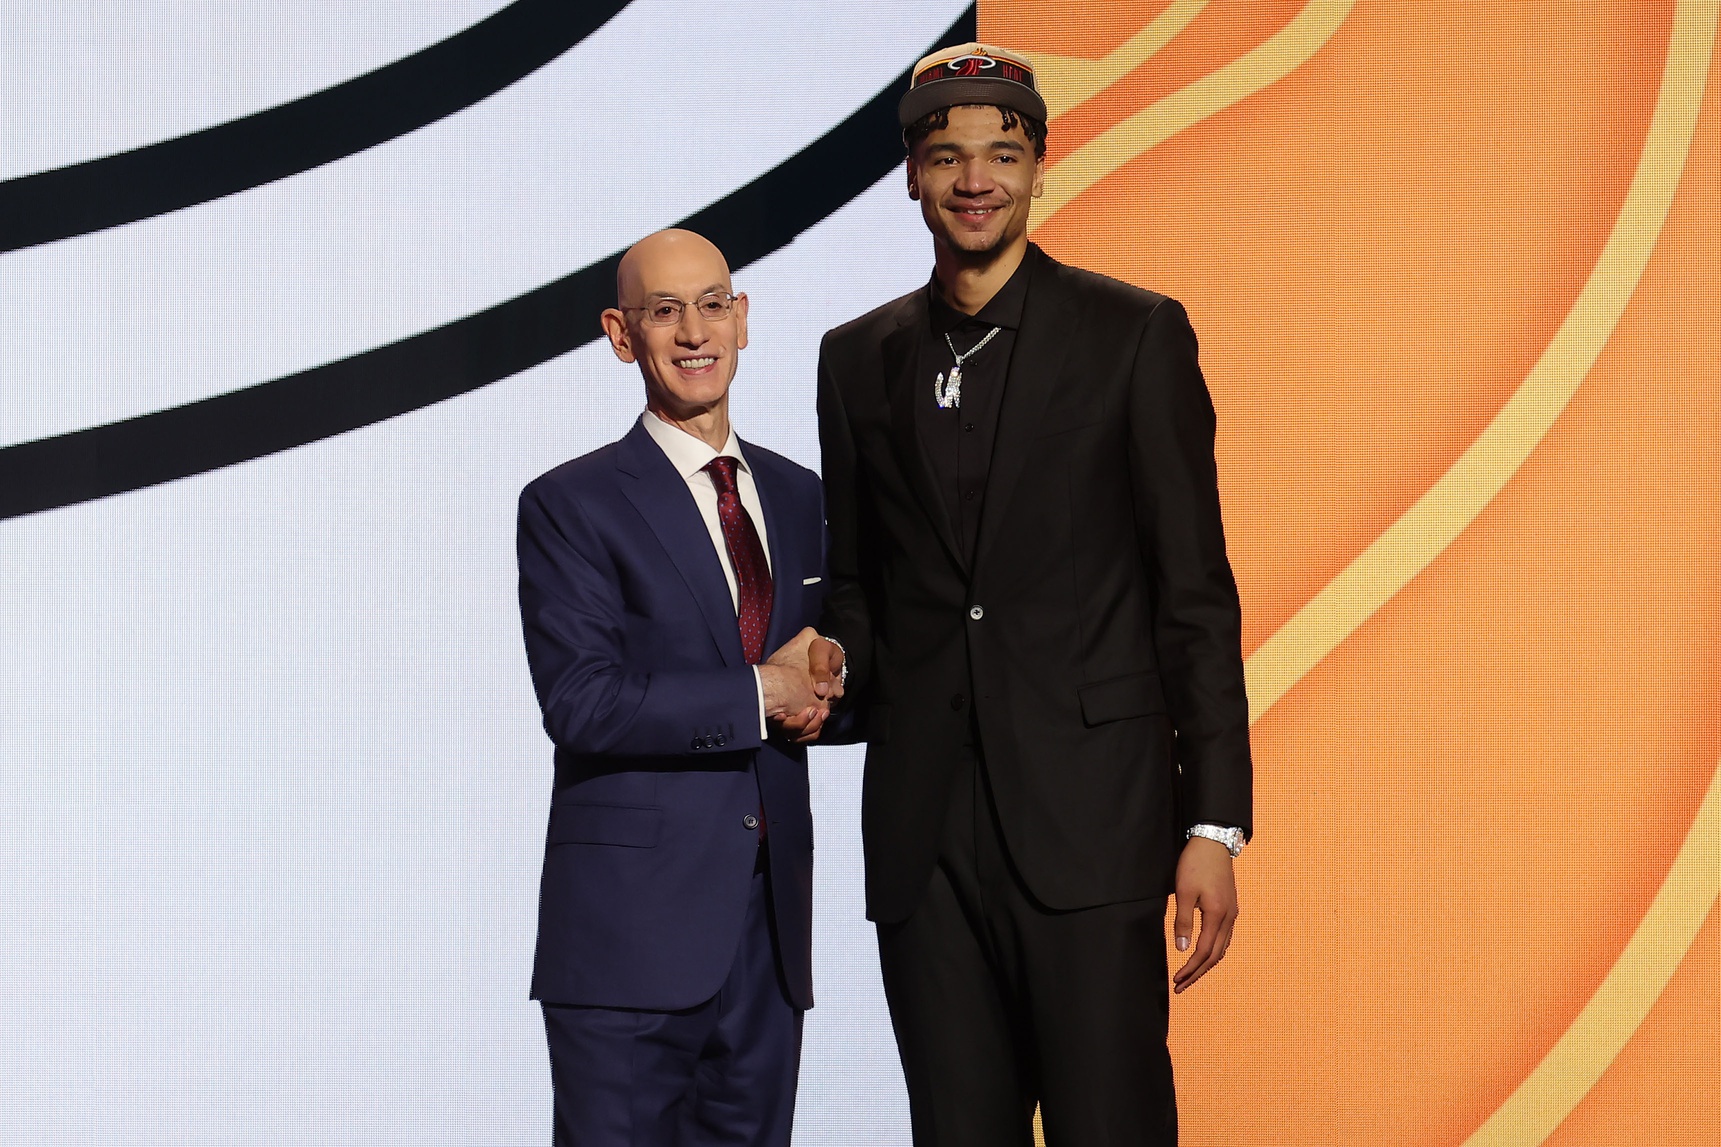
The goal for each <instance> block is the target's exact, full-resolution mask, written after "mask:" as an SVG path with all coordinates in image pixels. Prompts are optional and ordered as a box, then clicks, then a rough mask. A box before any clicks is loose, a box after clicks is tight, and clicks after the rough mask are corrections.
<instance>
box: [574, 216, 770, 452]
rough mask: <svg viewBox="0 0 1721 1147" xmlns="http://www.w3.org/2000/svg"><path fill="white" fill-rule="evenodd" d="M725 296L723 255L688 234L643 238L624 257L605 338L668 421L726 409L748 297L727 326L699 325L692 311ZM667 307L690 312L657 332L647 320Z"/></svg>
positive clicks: (723, 322) (702, 321)
mask: <svg viewBox="0 0 1721 1147" xmlns="http://www.w3.org/2000/svg"><path fill="white" fill-rule="evenodd" d="M729 290H730V282H729V264H728V263H727V262H726V261H725V260H724V258H723V252H721V251H719V250H718V249H717V248H716V247H715V246H714V245H713V244H712V243H711V242H710V240H708V239H705V238H704V237H703V236H700V235H696V234H694V233H693V232H691V231H675V230H671V231H659V232H658V233H657V234H655V235H648V236H647V237H646V238H644V239H641V240H640V241H639V242H638V243H636V244H634V245H633V247H632V248H631V249H629V251H628V253H627V254H626V255H625V256H623V257H622V262H621V267H620V269H619V270H618V271H617V273H616V298H617V302H618V303H619V306H616V307H611V308H610V309H609V310H606V311H605V312H604V313H603V315H602V317H601V322H602V323H603V328H604V334H605V335H607V336H608V337H609V340H610V346H611V348H612V349H613V350H614V351H615V355H616V357H617V358H619V359H621V360H622V361H623V362H631V363H637V364H638V365H639V373H640V375H641V376H642V377H643V378H644V379H645V393H646V405H647V406H648V407H650V408H651V409H653V410H656V411H658V412H659V413H662V414H664V415H666V416H668V417H669V418H670V419H671V421H674V422H685V421H687V420H689V419H692V418H695V417H697V416H699V415H702V414H707V413H711V412H713V411H723V410H726V408H727V404H728V401H729V384H730V383H731V382H733V381H734V379H735V369H736V367H737V366H738V365H739V363H740V352H741V349H742V348H743V347H745V346H746V345H747V296H746V295H740V296H738V297H737V298H736V299H735V305H734V309H733V310H731V311H730V313H729V317H728V318H724V319H715V320H713V319H707V318H703V317H701V315H700V314H699V310H698V308H697V307H695V306H694V305H693V303H694V302H695V301H696V300H697V299H699V298H701V297H702V296H705V295H709V294H711V293H712V292H713V291H724V292H728V291H729ZM665 299H674V300H680V301H681V302H683V303H686V304H688V305H687V306H686V307H684V308H683V310H682V314H681V319H680V321H679V322H676V323H674V324H673V325H670V326H655V325H653V324H652V323H650V322H648V321H647V317H648V314H649V312H650V310H651V308H653V307H654V306H656V305H657V304H659V303H661V302H662V301H663V300H665Z"/></svg>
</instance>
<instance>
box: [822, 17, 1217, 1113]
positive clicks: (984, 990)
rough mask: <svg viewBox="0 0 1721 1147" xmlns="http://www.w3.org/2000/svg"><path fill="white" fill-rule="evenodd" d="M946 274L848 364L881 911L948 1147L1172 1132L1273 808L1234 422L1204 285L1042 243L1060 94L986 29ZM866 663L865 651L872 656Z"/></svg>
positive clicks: (863, 683)
mask: <svg viewBox="0 0 1721 1147" xmlns="http://www.w3.org/2000/svg"><path fill="white" fill-rule="evenodd" d="M900 117H901V122H902V124H903V126H904V129H905V131H904V139H905V142H906V143H907V145H908V149H909V156H908V193H909V197H910V198H911V199H915V200H918V201H919V203H920V206H921V213H922V215H923V216H924V218H925V221H926V225H927V228H928V229H929V230H930V231H931V232H932V239H933V253H934V271H933V275H932V280H931V282H930V283H929V284H928V285H927V286H926V287H925V288H922V289H920V290H917V291H915V292H913V293H912V294H909V295H905V296H903V297H902V298H900V299H897V300H895V301H894V302H891V303H887V304H885V305H884V306H882V307H880V308H878V309H877V310H875V311H872V312H871V313H869V314H866V315H863V316H862V317H860V318H858V319H856V320H854V321H853V322H851V323H848V324H846V325H844V326H841V327H838V328H836V329H835V330H833V331H831V332H830V333H829V334H828V335H826V337H825V341H824V345H823V348H822V351H821V357H820V364H819V433H820V440H821V442H822V444H823V449H824V479H825V496H826V507H827V509H826V515H827V519H828V522H829V526H830V530H831V549H830V558H829V566H830V574H831V590H830V596H829V598H828V599H827V602H826V608H825V612H824V614H823V616H822V618H821V620H820V624H819V631H820V633H821V634H823V635H825V638H828V639H829V640H825V639H823V638H821V639H820V640H818V641H815V642H813V643H812V646H811V647H810V650H809V655H810V659H811V662H812V670H813V673H814V678H815V681H816V682H818V683H819V684H818V686H817V687H818V688H821V689H827V690H830V691H832V692H833V693H834V691H835V690H836V689H837V687H838V684H837V681H835V680H833V675H835V676H839V677H841V676H846V679H847V686H846V687H847V689H848V691H849V692H850V693H855V692H857V691H864V693H865V694H866V695H867V696H868V697H869V698H870V700H869V708H868V715H867V718H866V720H867V740H868V742H869V747H868V750H867V759H866V778H865V786H864V795H863V821H864V824H863V829H864V835H865V848H866V865H867V907H868V915H869V916H870V917H871V918H872V919H873V920H875V921H876V922H877V925H878V936H879V956H880V962H881V966H882V969H883V974H884V986H885V992H886V994H887V997H888V999H889V1003H890V1010H891V1020H892V1023H893V1025H894V1027H895V1029H896V1038H897V1046H898V1048H899V1050H900V1052H901V1055H902V1063H903V1071H904V1074H905V1075H906V1077H907V1082H908V1093H909V1103H910V1109H911V1114H912V1119H913V1126H914V1140H915V1143H916V1144H919V1145H921V1147H927V1145H932V1144H936V1145H938V1147H953V1145H963V1147H966V1145H970V1144H971V1145H974V1147H1015V1145H1019V1144H1027V1143H1030V1142H1031V1141H1032V1135H1031V1130H1030V1128H1031V1118H1032V1113H1033V1110H1034V1107H1035V1104H1036V1103H1038V1104H1039V1105H1040V1107H1041V1112H1042V1116H1043V1119H1044V1127H1045V1132H1046V1137H1047V1141H1048V1142H1049V1143H1051V1144H1053V1145H1055V1147H1056V1145H1070V1144H1073V1145H1080V1147H1092V1145H1095V1144H1120V1145H1121V1144H1131V1145H1135V1144H1143V1143H1151V1144H1172V1143H1175V1142H1176V1138H1177V1117H1176V1107H1175V1102H1174V1098H1173V1092H1172V1078H1171V1061H1170V1056H1169V1054H1168V1052H1167V1050H1166V1029H1167V1011H1168V1007H1169V993H1168V991H1167V983H1166V980H1167V967H1166V954H1165V941H1164V933H1163V927H1164V920H1165V897H1166V895H1167V894H1168V893H1172V892H1175V894H1176V897H1177V919H1176V925H1175V931H1176V934H1177V937H1178V948H1179V949H1180V950H1186V949H1187V948H1188V945H1189V938H1190V935H1191V933H1192V931H1193V922H1194V915H1195V912H1196V910H1197V909H1199V911H1200V914H1201V929H1200V935H1199V939H1198V940H1197V942H1196V943H1195V947H1194V951H1193V952H1192V953H1191V955H1190V956H1189V959H1188V961H1187V962H1186V963H1185V964H1184V965H1183V966H1182V967H1181V968H1180V969H1179V970H1178V971H1177V974H1176V976H1175V982H1176V987H1177V990H1178V991H1182V990H1183V989H1185V988H1187V987H1189V986H1190V985H1191V984H1193V983H1194V982H1195V981H1196V980H1198V979H1199V978H1200V977H1201V976H1202V975H1204V974H1205V973H1206V972H1207V971H1208V970H1209V969H1211V968H1212V967H1213V965H1214V964H1216V963H1217V962H1218V961H1219V960H1220V959H1221V958H1222V957H1223V956H1224V954H1225V949H1226V946H1227V945H1228V944H1229V942H1230V939H1231V930H1232V924H1233V921H1234V920H1235V918H1236V914H1237V897H1236V886H1235V883H1234V881H1233V878H1232V861H1233V858H1234V857H1235V856H1236V855H1237V853H1238V852H1239V851H1240V850H1241V848H1242V844H1243V840H1244V839H1245V837H1246V836H1247V835H1248V834H1249V832H1250V831H1251V824H1250V807H1251V796H1250V785H1251V766H1250V759H1249V717H1248V703H1247V700H1246V698H1245V696H1244V686H1243V664H1242V657H1241V654H1240V650H1239V637H1238V630H1239V621H1238V603H1237V590H1236V585H1235V582H1234V581H1233V579H1232V575H1231V568H1230V565H1229V562H1228V561H1227V559H1226V556H1225V537H1224V532H1223V529H1222V528H1221V525H1220V514H1219V495H1218V486H1217V478H1216V475H1215V469H1214V461H1213V435H1214V415H1213V407H1212V404H1211V402H1210V400H1209V398H1208V393H1207V388H1206V385H1205V383H1204V382H1203V380H1202V376H1201V370H1200V367H1199V366H1198V365H1197V360H1196V342H1195V335H1194V332H1193V331H1192V330H1191V328H1190V325H1189V320H1188V317H1187V316H1186V314H1185V313H1184V309H1183V307H1181V306H1180V305H1179V304H1178V303H1177V302H1176V301H1175V300H1173V299H1169V298H1166V297H1165V296H1163V295H1157V294H1153V293H1152V292H1149V291H1144V290H1139V289H1137V288H1135V287H1131V286H1127V285H1125V284H1123V283H1120V282H1117V281H1115V280H1112V279H1108V278H1104V277H1102V276H1100V275H1095V274H1092V273H1090V272H1087V271H1082V270H1078V269H1076V268H1073V267H1067V266H1064V265H1062V264H1060V263H1058V262H1056V261H1055V260H1053V259H1051V258H1050V257H1049V256H1047V255H1046V254H1045V253H1044V252H1042V251H1041V250H1040V249H1039V248H1038V247H1035V246H1034V245H1033V244H1031V243H1029V242H1028V238H1027V227H1028V210H1029V205H1030V203H1031V201H1032V199H1033V197H1035V196H1037V195H1039V194H1040V190H1041V181H1042V178H1043V173H1044V152H1045V134H1046V130H1045V119H1046V109H1045V104H1044V102H1043V101H1042V100H1041V97H1040V95H1039V93H1038V91H1037V90H1036V87H1035V82H1034V76H1033V70H1032V67H1031V65H1030V64H1029V62H1028V61H1026V60H1025V59H1022V58H1021V57H1019V56H1016V55H1014V54H1012V53H1008V52H1004V51H1000V50H998V49H995V48H990V47H987V46H985V45H980V44H965V45H962V46H960V47H958V48H953V49H947V50H945V51H943V52H939V53H935V54H934V55H932V56H928V57H927V58H925V59H923V60H921V61H920V63H919V64H917V65H916V67H915V69H914V78H913V82H912V85H911V87H910V90H909V92H908V93H907V95H906V96H904V98H903V100H902V103H901V107H900ZM845 671H846V672H845Z"/></svg>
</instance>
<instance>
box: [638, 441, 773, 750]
mask: <svg viewBox="0 0 1721 1147" xmlns="http://www.w3.org/2000/svg"><path fill="white" fill-rule="evenodd" d="M639 421H640V425H641V426H644V427H645V432H646V433H647V434H649V435H651V440H652V441H653V442H655V443H657V445H658V447H659V448H660V449H662V451H663V453H664V456H665V457H667V458H668V459H669V464H670V465H671V466H674V467H675V472H676V473H677V474H680V475H681V477H682V480H683V481H685V482H686V483H687V489H688V490H689V492H691V493H692V494H693V504H694V505H696V506H698V507H699V516H700V517H701V518H704V519H705V529H706V531H707V532H708V533H709V534H710V535H711V548H712V549H714V550H716V551H717V564H718V565H720V566H722V567H723V577H724V580H726V581H727V582H728V583H729V601H730V604H732V605H733V606H734V607H735V612H736V614H737V616H739V614H740V612H741V587H740V584H739V583H737V582H736V580H735V565H734V563H733V562H731V561H730V560H729V546H728V543H726V542H725V541H724V540H723V520H722V519H721V518H719V517H718V516H717V484H716V483H715V482H713V481H712V480H711V475H710V474H709V473H707V472H706V470H705V467H707V466H709V465H710V464H711V460H712V459H713V458H719V457H722V456H724V455H728V456H729V457H731V458H734V459H735V460H736V461H738V462H739V463H740V465H739V466H737V467H736V468H735V485H736V487H737V488H738V492H739V493H740V495H741V508H742V509H744V510H746V511H747V516H748V517H749V518H752V519H753V528H754V529H756V530H758V531H759V545H760V546H762V547H763V548H764V550H765V565H766V568H769V567H770V565H771V540H770V538H769V537H767V536H766V534H765V507H764V506H763V505H762V504H761V503H760V501H759V487H758V486H757V485H756V484H755V483H754V481H753V471H752V469H751V468H750V467H749V466H748V465H747V455H745V454H743V453H742V452H741V440H740V439H739V438H737V437H735V429H734V427H730V429H729V440H728V441H727V442H725V443H724V444H723V449H721V450H713V449H711V444H710V443H708V442H706V441H705V439H703V438H696V437H694V436H693V435H691V434H689V433H688V432H687V431H685V430H683V429H682V428H681V427H679V426H671V425H670V424H669V423H667V422H665V421H664V420H663V419H661V418H659V417H658V416H657V415H656V414H654V413H652V412H651V411H649V410H648V411H646V412H645V413H644V414H642V415H640V416H639ZM772 652H773V651H772V650H769V649H767V650H766V651H765V653H766V655H767V656H769V655H770V654H771V653H772ZM753 684H754V687H755V688H756V689H757V690H758V692H759V735H760V736H761V737H767V736H769V735H770V728H769V726H768V725H767V724H766V723H765V683H764V681H763V680H761V679H760V677H759V667H758V666H754V667H753Z"/></svg>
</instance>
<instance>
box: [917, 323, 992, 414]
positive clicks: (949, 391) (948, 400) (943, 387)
mask: <svg viewBox="0 0 1721 1147" xmlns="http://www.w3.org/2000/svg"><path fill="white" fill-rule="evenodd" d="M1003 329H1004V328H1003V327H993V328H992V329H991V330H989V331H987V332H986V337H985V338H983V339H981V340H980V341H979V342H977V343H975V344H974V345H973V346H971V347H969V348H968V351H967V353H966V354H963V353H959V352H958V351H957V349H956V344H955V343H953V342H951V341H950V336H949V335H945V336H944V345H945V346H947V347H949V348H950V353H951V355H952V356H954V357H955V359H956V365H955V366H953V367H951V368H950V381H949V382H945V381H944V372H943V371H939V372H938V378H937V379H936V380H935V381H934V382H933V384H932V400H933V401H934V402H936V403H938V409H940V410H951V409H953V408H956V407H960V406H961V405H962V364H963V363H965V362H967V361H968V360H969V359H971V358H973V357H974V356H975V355H977V354H979V353H980V351H981V350H982V349H983V348H984V347H985V346H986V344H987V343H989V342H991V341H992V339H993V338H994V337H995V336H996V335H997V334H998V332H999V331H1001V330H1003Z"/></svg>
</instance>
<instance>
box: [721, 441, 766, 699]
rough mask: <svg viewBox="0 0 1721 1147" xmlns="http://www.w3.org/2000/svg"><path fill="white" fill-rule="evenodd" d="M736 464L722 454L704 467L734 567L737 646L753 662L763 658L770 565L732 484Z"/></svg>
mask: <svg viewBox="0 0 1721 1147" xmlns="http://www.w3.org/2000/svg"><path fill="white" fill-rule="evenodd" d="M738 465H739V463H738V462H737V461H736V460H735V459H733V458H730V457H729V456H727V455H724V456H722V457H718V458H713V459H712V460H711V461H710V462H709V463H707V464H706V466H705V470H706V472H707V473H709V474H710V475H711V484H712V485H714V486H716V487H717V520H718V521H719V522H721V523H722V525H723V544H724V545H725V546H726V547H728V550H729V564H730V565H731V566H733V567H734V569H735V588H736V590H737V591H738V592H737V596H738V597H739V598H740V604H739V606H738V607H737V608H736V610H735V613H736V621H737V622H738V623H739V624H740V626H741V649H742V652H744V653H745V654H746V655H747V662H748V664H750V665H757V664H759V662H761V661H763V660H765V631H766V630H767V629H769V628H770V626H771V566H770V563H768V562H767V561H766V560H765V547H764V546H763V545H761V544H760V542H759V531H758V529H757V528H756V527H755V526H754V525H753V519H752V518H750V517H748V516H747V508H746V507H745V506H743V505H742V504H741V491H740V489H739V488H737V487H736V485H735V467H736V466H738Z"/></svg>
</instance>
